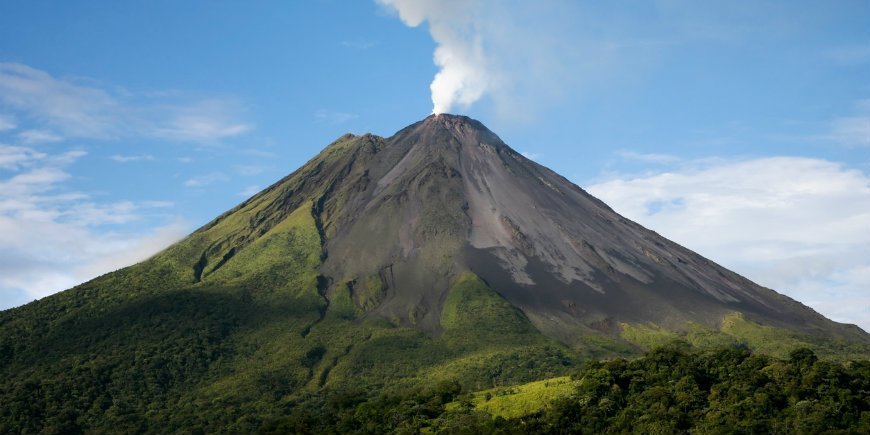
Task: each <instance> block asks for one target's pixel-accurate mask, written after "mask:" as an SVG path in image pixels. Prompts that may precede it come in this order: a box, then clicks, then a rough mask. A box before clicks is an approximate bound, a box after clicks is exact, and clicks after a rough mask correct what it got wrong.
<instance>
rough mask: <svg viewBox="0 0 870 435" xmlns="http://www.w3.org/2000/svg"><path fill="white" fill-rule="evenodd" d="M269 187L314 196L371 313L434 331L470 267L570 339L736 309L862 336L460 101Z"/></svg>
mask: <svg viewBox="0 0 870 435" xmlns="http://www.w3.org/2000/svg"><path fill="white" fill-rule="evenodd" d="M274 189H280V190H281V191H282V192H281V196H280V197H281V198H282V201H281V202H276V203H275V204H271V205H270V206H269V207H267V212H264V214H263V215H264V216H267V215H268V214H269V213H274V214H284V213H287V212H289V211H291V210H294V209H295V208H296V207H298V206H299V205H300V203H301V201H302V198H312V197H313V198H317V199H316V201H315V203H314V204H315V205H314V208H315V212H316V213H317V214H318V216H319V225H320V229H321V232H322V236H323V240H324V256H325V258H324V261H323V264H322V265H321V272H322V274H323V276H324V277H326V284H325V285H327V286H332V287H334V286H337V285H349V286H350V287H351V288H352V290H354V292H355V293H357V295H356V296H355V298H356V299H357V301H358V302H360V299H361V298H363V297H364V298H365V301H362V302H360V303H362V304H364V305H366V306H367V307H368V308H369V309H370V311H369V312H368V313H367V316H382V317H384V318H386V319H389V320H391V321H393V322H394V323H398V324H402V325H405V326H414V327H417V328H421V329H423V330H425V331H427V332H429V333H431V334H436V335H437V334H438V333H439V329H440V326H439V319H440V313H441V306H442V305H443V302H444V300H445V298H446V293H447V291H448V289H449V288H450V285H451V282H452V281H453V280H454V278H455V277H456V276H458V274H460V273H462V272H464V271H471V272H474V273H475V274H477V275H478V276H479V277H481V278H482V279H483V280H485V281H486V282H487V283H488V284H489V286H490V287H492V288H493V289H494V290H495V291H497V292H498V293H499V294H500V295H501V296H502V297H504V298H505V299H506V300H507V301H509V302H510V303H511V304H513V305H514V306H516V307H518V308H519V309H520V310H522V312H523V313H524V314H525V315H526V316H527V317H528V318H529V319H530V320H531V321H532V323H533V324H534V325H535V326H536V327H537V328H538V329H539V330H540V331H542V332H543V333H544V334H546V335H548V336H550V337H553V338H556V339H558V340H560V341H562V342H565V343H568V344H571V343H572V342H573V341H574V340H576V339H577V337H580V336H582V335H583V334H585V333H588V332H604V333H607V334H609V335H618V333H619V330H618V329H619V324H620V323H622V322H626V323H643V324H650V323H652V324H656V325H660V326H663V327H666V328H668V329H674V330H680V329H683V328H685V326H686V324H687V322H689V321H693V322H697V323H700V324H703V325H707V326H709V327H713V328H715V327H717V326H718V323H719V322H720V321H721V319H722V318H723V316H725V315H726V314H728V313H731V312H741V313H743V314H744V315H745V316H747V317H748V318H750V319H752V320H755V321H757V322H760V323H762V324H766V325H771V326H776V327H784V328H788V329H791V330H795V331H799V332H803V333H810V334H813V335H819V336H827V337H836V338H846V339H850V340H859V341H865V342H866V341H868V338H867V337H868V336H867V334H866V333H864V332H863V331H861V330H860V329H858V328H857V327H854V326H852V325H843V324H839V323H836V322H833V321H831V320H828V319H826V318H825V317H823V316H821V315H819V314H818V313H816V312H815V311H813V310H812V309H810V308H808V307H806V306H804V305H802V304H800V303H798V302H796V301H794V300H792V299H790V298H788V297H786V296H783V295H781V294H778V293H776V292H775V291H773V290H770V289H767V288H764V287H761V286H759V285H757V284H755V283H753V282H751V281H749V280H748V279H746V278H744V277H742V276H740V275H738V274H736V273H734V272H732V271H729V270H727V269H725V268H723V267H721V266H719V265H717V264H715V263H714V262H713V261H710V260H708V259H706V258H704V257H702V256H700V255H698V254H696V253H694V252H692V251H690V250H688V249H686V248H684V247H682V246H680V245H678V244H676V243H674V242H671V241H669V240H667V239H666V238H664V237H662V236H660V235H658V234H657V233H655V232H653V231H650V230H648V229H646V228H644V227H642V226H641V225H638V224H637V223H635V222H632V221H630V220H628V219H626V218H624V217H622V216H620V215H619V214H618V213H616V212H615V211H613V210H612V209H611V208H609V207H608V206H607V205H606V204H604V203H603V202H602V201H600V200H598V199H596V198H594V197H593V196H591V195H589V194H588V193H587V192H585V191H584V190H583V189H581V188H580V187H578V186H576V185H575V184H573V183H571V182H569V181H568V180H567V179H565V178H564V177H562V176H560V175H558V174H556V173H555V172H553V171H551V170H549V169H547V168H546V167H544V166H541V165H539V164H537V163H535V162H533V161H531V160H529V159H527V158H525V157H523V156H522V155H521V154H519V153H517V152H516V151H514V150H513V149H511V148H510V147H509V146H508V145H506V144H505V143H504V142H503V141H502V140H501V139H499V137H498V136H497V135H496V134H494V133H493V132H491V131H490V130H488V129H487V128H486V127H485V126H484V125H483V124H481V123H480V122H478V121H476V120H473V119H470V118H467V117H464V116H455V115H446V114H442V115H432V116H429V117H427V118H426V119H424V120H422V121H420V122H417V123H415V124H412V125H410V126H408V127H406V128H404V129H402V130H400V131H399V132H397V133H396V134H395V135H393V136H392V137H389V138H381V137H378V136H374V135H363V136H353V135H346V136H343V137H342V138H340V139H339V140H338V141H336V142H335V143H333V144H332V145H330V146H329V147H327V148H326V149H325V150H324V151H323V152H322V153H321V154H320V155H319V156H317V157H315V158H314V159H312V160H311V161H310V162H308V164H306V165H305V166H303V167H302V168H300V169H299V170H298V171H296V172H295V173H293V174H291V175H290V176H288V177H287V178H285V179H284V180H281V181H279V182H278V183H276V184H275V185H273V186H272V187H270V188H269V189H267V190H266V191H264V192H263V193H261V194H259V195H257V196H255V197H253V198H252V199H251V200H249V201H248V202H246V203H244V204H242V205H240V207H244V206H245V205H246V204H248V203H250V202H252V201H257V200H258V197H261V196H262V195H264V194H265V193H267V192H270V191H273V190H274ZM282 211H283V213H281V212H282ZM232 212H233V211H230V212H229V213H232ZM219 219H220V218H219ZM219 219H218V220H219ZM263 231H264V230H261V231H260V233H261V234H262V232H263ZM373 277H377V279H373ZM373 281H374V282H378V283H380V284H377V285H372V284H367V283H371V282H373ZM375 287H376V288H375ZM360 295H365V296H360Z"/></svg>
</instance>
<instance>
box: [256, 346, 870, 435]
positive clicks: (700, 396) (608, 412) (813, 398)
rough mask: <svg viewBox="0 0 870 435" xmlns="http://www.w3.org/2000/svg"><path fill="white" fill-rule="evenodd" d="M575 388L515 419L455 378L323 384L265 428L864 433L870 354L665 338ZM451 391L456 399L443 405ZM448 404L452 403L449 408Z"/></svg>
mask: <svg viewBox="0 0 870 435" xmlns="http://www.w3.org/2000/svg"><path fill="white" fill-rule="evenodd" d="M574 377H575V379H577V380H578V381H579V386H578V387H577V390H576V391H575V393H574V394H572V395H570V396H568V397H565V398H562V399H559V400H557V401H555V402H554V403H552V404H551V406H550V407H549V408H547V409H546V410H544V411H542V412H540V413H538V414H534V415H528V416H524V417H520V418H515V419H508V420H506V419H503V418H492V417H491V416H490V415H488V414H486V413H484V412H481V411H475V410H474V409H473V406H472V405H471V404H470V403H469V402H468V400H467V399H466V396H465V395H463V394H462V392H461V389H460V388H461V387H460V386H459V385H458V384H456V383H450V382H440V383H435V384H433V385H432V386H430V387H425V386H420V387H417V388H415V389H412V390H410V391H405V392H402V393H394V394H380V395H371V394H365V393H363V392H362V391H359V390H356V391H354V390H351V391H331V392H329V393H327V394H324V395H322V396H317V397H312V398H310V400H308V401H305V402H300V403H296V404H294V406H293V407H292V410H291V411H290V413H289V415H287V416H285V417H283V418H280V419H276V420H272V421H269V422H268V423H267V424H266V425H264V426H263V428H262V429H261V431H262V432H263V433H419V432H421V431H422V432H427V431H432V432H438V433H560V434H561V433H589V434H599V433H628V432H633V433H667V434H672V433H782V434H792V433H867V431H868V430H870V425H868V423H870V363H868V362H867V361H863V362H850V363H847V364H845V365H842V364H835V363H830V362H825V361H818V360H817V359H815V356H814V355H813V354H812V352H810V351H807V350H806V349H804V350H799V351H795V352H793V355H792V358H790V359H789V360H778V359H774V358H770V357H765V356H760V355H754V354H752V353H750V352H749V351H748V350H746V349H743V348H725V349H720V350H715V351H714V350H708V351H704V352H702V353H693V352H689V351H687V350H686V349H685V348H683V347H675V346H666V347H663V348H658V349H655V350H653V351H651V352H649V353H647V354H646V355H645V356H644V357H643V358H640V359H636V360H625V359H617V360H613V361H607V362H595V363H591V364H589V365H588V366H586V367H585V368H584V369H582V370H581V371H579V372H578V373H576V374H575V375H574ZM451 399H455V400H456V401H455V402H454V404H458V405H459V406H458V407H457V406H452V407H444V406H443V405H444V403H446V402H447V401H449V400H451ZM447 409H450V410H447Z"/></svg>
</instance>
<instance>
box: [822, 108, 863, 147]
mask: <svg viewBox="0 0 870 435" xmlns="http://www.w3.org/2000/svg"><path fill="white" fill-rule="evenodd" d="M831 130H832V131H831V135H830V139H833V140H835V141H837V142H839V143H842V144H845V145H850V146H870V115H865V116H851V117H844V118H839V119H836V120H834V122H833V125H832V129H831Z"/></svg>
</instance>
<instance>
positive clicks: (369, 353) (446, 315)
mask: <svg viewBox="0 0 870 435" xmlns="http://www.w3.org/2000/svg"><path fill="white" fill-rule="evenodd" d="M0 328H2V329H0V374H2V379H3V381H2V385H0V403H3V404H4V406H3V408H5V409H6V410H5V411H0V412H5V413H6V414H5V416H3V417H0V421H2V422H3V424H2V425H0V431H22V430H34V431H40V430H45V428H46V427H47V424H48V423H47V422H51V421H52V418H54V419H62V420H63V421H75V422H77V423H76V424H77V425H79V426H76V427H79V428H80V429H102V430H109V431H113V430H120V431H142V430H146V429H147V428H152V429H153V428H161V429H166V428H169V430H172V428H175V429H178V428H184V427H190V426H191V425H193V426H196V427H202V428H205V430H206V431H208V429H209V428H211V429H213V430H227V431H237V432H249V431H251V430H253V429H254V428H256V427H257V425H258V424H260V423H261V422H262V421H263V419H267V418H270V417H275V416H280V415H283V413H285V412H287V410H288V409H291V408H292V407H293V404H294V403H298V402H299V401H301V400H305V397H310V396H311V395H313V394H317V393H318V392H322V391H325V390H329V389H332V390H335V389H341V388H351V387H359V388H365V389H389V388H394V389H398V388H404V387H407V386H413V385H416V384H418V383H419V382H422V381H427V382H428V381H429V380H435V381H438V380H443V381H455V382H457V383H459V384H461V385H463V386H465V387H466V388H478V389H479V388H484V387H489V386H492V385H495V384H505V383H513V382H519V381H525V380H533V379H538V378H541V377H544V376H552V375H557V374H562V373H564V372H565V371H566V370H568V369H569V368H571V367H574V366H576V364H577V363H578V362H580V361H583V360H586V359H589V358H598V357H606V356H618V355H632V354H636V353H638V352H640V350H641V349H642V348H644V347H646V346H649V345H650V340H653V339H655V338H656V337H662V336H665V337H667V338H683V339H687V340H688V341H690V342H691V343H693V344H695V345H697V346H704V345H706V344H708V343H713V344H722V343H725V344H743V345H746V346H748V347H750V348H753V349H757V350H759V351H762V352H764V351H769V352H771V353H774V354H781V353H782V352H787V350H788V349H786V347H787V346H810V347H813V348H814V349H816V351H817V352H818V353H820V354H821V355H823V356H825V355H830V356H832V357H835V356H836V355H838V354H839V353H842V352H846V354H849V352H853V353H855V352H857V353H859V354H864V355H866V353H864V352H866V349H867V346H868V343H870V337H868V335H867V334H866V333H865V332H864V331H861V330H860V329H858V328H857V327H854V326H851V325H843V324H838V323H836V322H833V321H831V320H828V319H826V318H824V317H823V316H821V315H819V314H818V313H816V312H814V311H813V310H811V309H810V308H808V307H806V306H804V305H802V304H800V303H798V302H796V301H794V300H792V299H790V298H788V297H786V296H783V295H780V294H778V293H776V292H774V291H773V290H770V289H767V288H764V287H761V286H759V285H757V284H755V283H753V282H751V281H749V280H747V279H746V278H743V277H741V276H739V275H738V274H736V273H734V272H731V271H729V270H727V269H725V268H723V267H721V266H719V265H717V264H715V263H714V262H712V261H710V260H708V259H705V258H703V257H701V256H700V255H698V254H696V253H694V252H692V251H690V250H688V249H686V248H684V247H682V246H679V245H678V244H676V243H674V242H671V241H669V240H667V239H665V238H664V237H662V236H660V235H658V234H656V233H655V232H653V231H650V230H648V229H645V228H643V227H642V226H640V225H638V224H636V223H634V222H631V221H629V220H628V219H626V218H624V217H622V216H620V215H619V214H617V213H616V212H614V211H613V210H612V209H610V208H609V207H608V206H607V205H606V204H604V203H603V202H601V201H600V200H598V199H596V198H594V197H592V196H591V195H589V194H588V193H586V192H585V191H583V190H582V189H581V188H579V187H578V186H576V185H574V184H572V183H571V182H569V181H568V180H566V179H565V178H564V177H562V176H560V175H558V174H556V173H554V172H553V171H551V170H549V169H547V168H545V167H543V166H541V165H539V164H537V163H535V162H533V161H531V160H529V159H527V158H525V157H523V156H522V155H520V154H519V153H517V152H516V151H514V150H513V149H511V148H510V147H509V146H508V145H506V144H505V143H504V142H502V140H501V139H499V137H498V136H497V135H496V134H494V133H493V132H491V131H490V130H488V129H487V128H486V127H485V126H484V125H483V124H481V123H480V122H478V121H475V120H472V119H470V118H467V117H464V116H454V115H446V114H441V115H432V116H429V117H428V118H426V119H424V120H422V121H420V122H417V123H415V124H412V125H410V126H408V127H406V128H404V129H402V130H400V131H399V132H397V133H396V134H395V135H393V136H391V137H389V138H382V137H378V136H374V135H370V134H366V135H362V136H354V135H345V136H342V137H341V138H339V139H338V140H337V141H335V142H334V143H332V144H331V145H329V146H328V147H326V148H325V149H324V150H323V151H322V152H321V153H320V154H319V155H317V156H316V157H315V158H313V159H312V160H311V161H309V162H307V163H306V164H305V165H303V166H302V167H301V168H299V169H298V170H296V171H295V172H294V173H292V174H290V175H289V176H287V177H285V178H284V179H282V180H280V181H278V182H277V183H275V184H274V185H272V186H270V187H269V188H267V189H265V190H263V191H262V192H260V193H258V194H256V195H255V196H253V197H252V198H250V199H248V200H247V201H245V202H243V203H242V204H240V205H239V206H237V207H235V208H234V209H232V210H230V211H228V212H226V213H224V214H223V215H221V216H219V217H218V218H216V219H215V220H213V221H212V222H210V223H209V224H207V225H205V226H204V227H202V228H200V229H199V230H197V231H196V232H194V233H193V234H191V235H190V236H188V237H187V238H185V239H184V240H182V241H180V242H178V243H176V244H175V245H173V246H171V247H169V248H167V249H166V250H164V251H163V252H161V253H159V254H157V255H156V256H154V257H152V258H150V259H148V260H146V261H144V262H142V263H140V264H137V265H134V266H131V267H128V268H125V269H122V270H119V271H117V272H113V273H110V274H107V275H104V276H102V277H99V278H97V279H95V280H92V281H90V282H88V283H85V284H82V285H80V286H77V287H75V288H73V289H70V290H67V291H65V292H62V293H59V294H56V295H54V296H50V297H47V298H45V299H42V300H40V301H36V302H33V303H31V304H28V305H25V306H23V307H19V308H16V309H12V310H8V311H4V312H2V313H0ZM773 341H776V345H775V346H774V345H772V342H773ZM856 349H857V350H856ZM35 397H38V398H40V400H34V398H35ZM13 408H14V409H15V411H14V415H15V416H16V417H15V419H12V417H10V416H11V415H13V413H12V411H8V410H9V409H13ZM22 416H24V417H22ZM70 416H72V417H70Z"/></svg>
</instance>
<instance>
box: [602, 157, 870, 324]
mask: <svg viewBox="0 0 870 435" xmlns="http://www.w3.org/2000/svg"><path fill="white" fill-rule="evenodd" d="M588 190H589V192H590V193H592V194H593V195H595V196H597V197H598V198H601V199H602V200H603V201H605V202H606V203H608V204H609V205H610V206H612V207H613V208H614V209H615V210H617V211H618V212H619V213H621V214H623V215H625V216H626V217H628V218H630V219H632V220H635V221H637V222H639V223H641V224H643V225H644V226H646V227H648V228H650V229H653V230H655V231H657V232H659V233H661V234H662V235H663V236H665V237H668V238H670V239H672V240H674V241H676V242H678V243H680V244H683V245H685V246H687V247H688V248H690V249H693V250H695V251H697V252H699V253H700V254H702V255H704V256H706V257H708V258H710V259H712V260H714V261H716V262H719V263H721V264H723V265H725V266H726V267H728V268H730V269H732V270H735V271H737V272H738V273H742V274H744V275H747V276H748V277H749V278H750V279H752V280H754V281H756V282H758V283H759V284H762V285H765V286H768V287H771V288H773V289H775V290H777V291H779V292H782V293H785V294H787V295H790V296H792V297H794V298H795V299H797V300H799V301H801V302H804V303H806V304H808V305H810V306H812V307H814V308H815V309H817V310H818V311H819V312H821V313H822V314H825V315H827V316H828V317H830V318H832V319H834V320H838V321H842V322H850V323H856V324H858V325H860V326H861V327H862V328H864V329H866V330H870V315H868V314H870V313H868V310H870V287H868V285H867V283H868V282H870V281H868V280H866V277H867V273H868V268H870V175H868V174H865V173H862V172H861V171H858V170H854V169H849V168H846V167H844V166H843V165H841V164H838V163H835V162H830V161H826V160H819V159H809V158H795V157H772V158H761V159H755V160H744V161H725V160H721V159H720V160H707V161H704V162H699V163H697V164H696V165H687V166H686V167H683V168H681V169H679V170H675V171H670V172H660V173H657V174H653V175H644V176H640V177H636V178H631V177H625V176H621V177H619V178H616V179H611V180H609V181H604V182H599V183H597V184H594V185H592V186H589V187H588Z"/></svg>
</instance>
